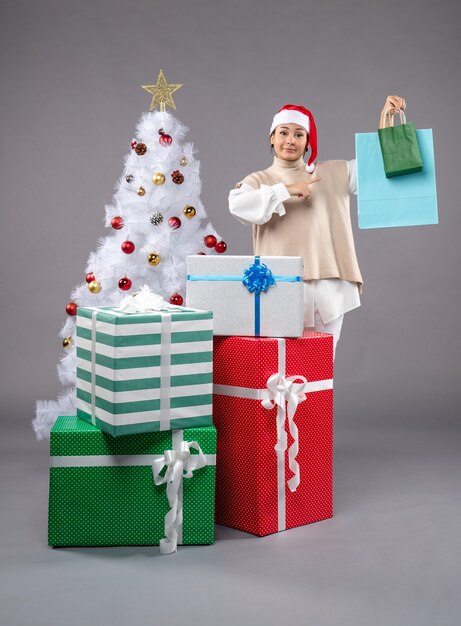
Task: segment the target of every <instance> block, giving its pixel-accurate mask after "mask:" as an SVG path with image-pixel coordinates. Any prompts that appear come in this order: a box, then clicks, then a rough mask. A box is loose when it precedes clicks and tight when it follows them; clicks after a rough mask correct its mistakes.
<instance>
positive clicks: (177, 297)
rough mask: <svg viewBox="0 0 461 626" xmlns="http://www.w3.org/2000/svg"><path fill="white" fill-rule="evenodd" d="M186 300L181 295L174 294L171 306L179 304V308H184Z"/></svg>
mask: <svg viewBox="0 0 461 626" xmlns="http://www.w3.org/2000/svg"><path fill="white" fill-rule="evenodd" d="M183 302H184V299H183V297H182V296H180V295H179V293H174V294H173V295H172V296H171V298H170V304H177V305H178V306H182V303H183Z"/></svg>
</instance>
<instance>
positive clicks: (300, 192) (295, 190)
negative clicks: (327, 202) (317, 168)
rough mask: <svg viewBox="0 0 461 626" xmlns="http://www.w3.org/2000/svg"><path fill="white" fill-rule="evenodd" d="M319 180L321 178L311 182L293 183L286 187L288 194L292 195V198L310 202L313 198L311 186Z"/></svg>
mask: <svg viewBox="0 0 461 626" xmlns="http://www.w3.org/2000/svg"><path fill="white" fill-rule="evenodd" d="M319 180H320V178H314V179H313V180H310V181H309V182H307V181H306V182H304V181H303V182H301V183H292V184H291V185H285V187H286V188H287V189H288V193H289V194H290V196H293V197H295V198H302V199H303V200H309V198H310V197H311V193H310V190H309V186H310V185H312V184H313V183H317V182H318V181H319Z"/></svg>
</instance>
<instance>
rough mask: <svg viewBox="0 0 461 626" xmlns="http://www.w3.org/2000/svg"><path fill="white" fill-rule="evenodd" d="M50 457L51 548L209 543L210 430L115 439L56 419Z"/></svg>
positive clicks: (212, 463)
mask: <svg viewBox="0 0 461 626" xmlns="http://www.w3.org/2000/svg"><path fill="white" fill-rule="evenodd" d="M50 452H51V468H50V497H49V518H48V541H49V545H50V546H121V545H124V546H127V545H157V544H159V542H161V544H160V545H161V549H162V551H163V552H172V551H174V549H175V547H176V542H177V543H179V544H181V543H182V544H211V543H213V541H214V486H215V465H216V431H215V428H214V427H213V426H207V427H204V428H186V429H184V430H175V431H168V432H157V433H144V434H137V435H127V436H125V437H116V438H114V437H111V436H110V435H108V434H106V433H104V432H102V431H100V430H99V429H97V428H95V427H94V426H93V425H92V424H89V423H87V422H84V421H82V420H79V419H78V418H77V417H59V418H58V419H57V420H56V423H55V425H54V426H53V429H52V430H51V435H50Z"/></svg>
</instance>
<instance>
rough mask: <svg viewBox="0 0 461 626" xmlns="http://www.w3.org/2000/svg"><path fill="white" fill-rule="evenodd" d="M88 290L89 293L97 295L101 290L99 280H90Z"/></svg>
mask: <svg viewBox="0 0 461 626" xmlns="http://www.w3.org/2000/svg"><path fill="white" fill-rule="evenodd" d="M88 289H89V290H90V291H91V293H99V292H100V291H101V289H102V285H101V283H100V282H99V280H92V281H91V283H89V285H88Z"/></svg>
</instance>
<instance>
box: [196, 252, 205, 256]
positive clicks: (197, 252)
mask: <svg viewBox="0 0 461 626" xmlns="http://www.w3.org/2000/svg"><path fill="white" fill-rule="evenodd" d="M197 254H204V255H205V256H206V252H197Z"/></svg>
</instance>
